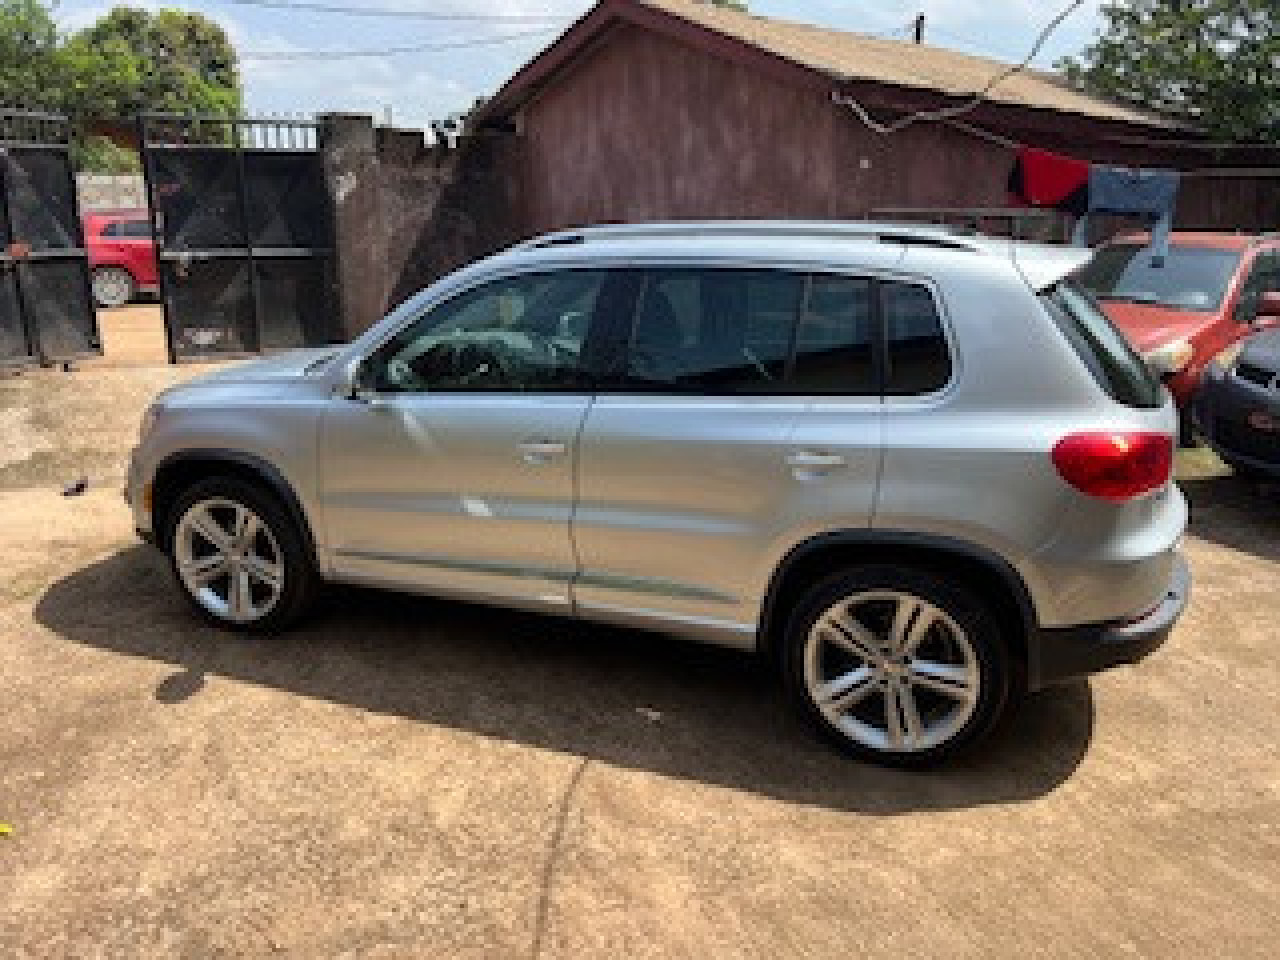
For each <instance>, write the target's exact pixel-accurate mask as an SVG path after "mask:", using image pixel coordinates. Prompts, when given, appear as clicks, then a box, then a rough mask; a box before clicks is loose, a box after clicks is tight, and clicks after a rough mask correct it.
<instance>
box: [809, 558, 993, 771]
mask: <svg viewBox="0 0 1280 960" xmlns="http://www.w3.org/2000/svg"><path fill="white" fill-rule="evenodd" d="M785 642H786V646H785V649H784V660H785V663H784V666H785V670H786V676H787V683H788V687H789V690H790V692H791V696H792V698H793V700H794V701H795V702H796V704H797V706H798V707H799V708H800V710H801V712H802V713H803V714H805V716H806V717H807V718H808V719H809V720H810V721H812V722H813V723H814V724H816V725H817V727H818V728H819V730H820V731H821V732H822V733H823V734H825V735H826V736H827V737H828V738H829V739H833V740H834V741H836V742H837V744H838V745H840V746H841V747H843V748H844V749H845V750H847V751H848V752H851V753H853V754H854V755H856V756H858V757H860V758H862V759H867V760H871V761H873V762H876V763H881V764H886V765H890V766H908V767H926V766H931V765H934V764H937V763H939V762H941V761H943V760H946V759H948V758H949V757H951V756H952V755H954V754H955V753H956V752H957V751H959V750H960V749H962V748H964V747H966V746H969V745H971V744H973V743H974V742H976V741H977V740H979V739H981V737H983V736H984V735H985V734H986V733H988V732H989V731H990V730H991V728H992V727H993V726H994V725H995V723H996V721H997V720H998V719H999V716H1000V714H1001V712H1002V711H1003V709H1004V705H1005V702H1006V700H1007V698H1008V692H1009V684H1010V669H1009V658H1008V655H1007V652H1006V647H1005V644H1004V642H1003V638H1002V637H1001V636H1000V632H999V629H998V628H997V626H996V622H995V620H994V619H993V618H992V617H991V615H990V614H989V613H988V611H987V610H986V609H985V606H984V604H983V603H982V602H981V601H980V600H979V599H978V598H977V597H975V596H973V595H971V594H970V593H969V592H968V591H967V590H964V589H962V588H959V587H956V586H953V585H952V584H950V583H948V582H947V581H945V580H943V579H942V578H940V577H938V576H936V575H934V574H932V573H928V572H924V571H919V570H915V569H911V568H900V567H893V566H865V567H857V568H853V569H849V570H846V571H844V572H842V573H839V574H837V575H835V576H832V577H831V578H829V579H827V580H826V581H824V582H822V583H820V584H818V585H817V586H816V587H814V588H813V589H812V590H811V591H810V592H809V594H808V595H807V596H806V598H805V599H804V600H803V601H802V602H801V603H800V605H799V606H798V607H797V609H796V610H795V612H794V614H793V616H792V618H791V622H790V625H789V627H788V631H787V636H786V640H785Z"/></svg>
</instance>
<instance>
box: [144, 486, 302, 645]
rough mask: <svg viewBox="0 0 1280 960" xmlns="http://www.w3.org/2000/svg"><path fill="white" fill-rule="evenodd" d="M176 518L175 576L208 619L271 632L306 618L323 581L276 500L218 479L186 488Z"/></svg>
mask: <svg viewBox="0 0 1280 960" xmlns="http://www.w3.org/2000/svg"><path fill="white" fill-rule="evenodd" d="M170 513H171V522H170V525H169V532H168V536H167V538H166V542H167V544H168V548H169V559H170V562H171V564H172V566H173V572H174V576H175V577H176V578H177V580H178V583H179V585H180V586H181V587H182V590H183V593H184V594H185V595H186V597H187V599H188V600H189V601H190V602H191V604H192V605H193V606H194V607H195V609H196V610H197V611H198V612H199V613H200V614H201V615H202V616H204V617H205V619H207V620H210V621H211V622H213V623H215V624H217V625H218V626H222V627H229V628H233V629H237V630H247V631H261V632H271V631H275V630H280V629H283V628H284V627H287V626H289V625H290V624H292V623H294V622H296V621H297V620H298V619H299V618H300V617H301V616H303V615H304V614H305V613H306V611H307V609H308V608H309V607H310V605H311V603H312V600H313V598H314V596H315V593H316V591H317V589H318V587H319V577H318V574H317V573H316V569H315V563H314V562H313V560H312V557H311V551H310V549H309V547H308V546H307V542H306V539H305V536H304V535H303V532H302V531H301V530H300V529H299V528H298V524H297V523H296V522H295V521H294V520H293V518H292V516H291V515H290V513H289V511H288V510H287V509H285V507H284V506H283V505H282V504H281V503H280V501H279V500H278V499H277V498H276V497H275V496H273V495H272V494H270V493H268V492H266V491H265V490H263V489H262V488H260V487H258V486H256V485H254V484H251V483H247V482H246V481H244V480H241V479H239V478H236V477H214V478H212V479H209V480H205V481H202V482H200V483H198V484H196V485H194V486H193V487H191V488H190V489H188V490H186V491H185V492H184V493H183V494H182V495H181V496H179V498H178V500H177V503H176V504H175V505H174V508H173V510H172V511H171V512H170Z"/></svg>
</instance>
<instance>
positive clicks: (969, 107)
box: [831, 0, 1084, 136]
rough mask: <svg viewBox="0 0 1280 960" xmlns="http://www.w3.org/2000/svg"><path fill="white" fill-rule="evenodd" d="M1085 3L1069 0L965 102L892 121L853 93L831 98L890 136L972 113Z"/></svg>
mask: <svg viewBox="0 0 1280 960" xmlns="http://www.w3.org/2000/svg"><path fill="white" fill-rule="evenodd" d="M1083 5H1084V0H1072V2H1071V3H1069V4H1068V5H1067V7H1066V8H1065V9H1064V10H1063V11H1062V12H1061V13H1059V14H1058V15H1057V16H1056V17H1054V18H1053V19H1052V20H1050V21H1049V24H1048V26H1046V27H1045V28H1044V29H1043V30H1041V31H1040V36H1038V37H1037V38H1036V42H1035V44H1034V45H1033V46H1032V47H1031V52H1030V53H1028V54H1027V55H1026V56H1025V57H1023V58H1022V62H1021V63H1017V64H1014V65H1012V66H1009V67H1007V68H1006V69H1004V70H1001V71H1000V72H999V73H997V74H996V75H995V76H993V77H992V78H991V79H990V80H989V81H987V84H986V86H984V87H983V88H982V89H981V90H979V91H978V92H977V93H975V94H974V95H973V97H972V98H971V99H970V100H968V101H966V102H965V103H961V104H958V105H956V106H954V107H944V108H943V109H941V110H919V111H917V112H915V113H909V114H907V115H906V116H905V117H901V118H899V119H898V120H895V121H894V122H893V123H880V122H879V121H878V120H876V119H875V118H874V117H873V116H871V114H870V113H868V112H867V109H866V107H864V106H863V105H862V104H860V103H859V102H858V101H857V100H855V99H853V97H850V96H846V95H845V94H842V93H840V92H839V91H838V90H836V91H832V94H831V99H832V101H833V102H834V103H838V104H840V105H841V106H845V107H848V108H849V109H850V110H852V111H853V113H854V115H855V116H856V117H857V118H858V119H859V120H861V121H862V123H863V124H864V125H865V126H866V127H867V129H869V130H871V131H873V132H875V133H878V134H880V135H882V136H887V135H888V134H891V133H897V132H898V131H900V130H905V129H906V128H907V127H910V126H913V125H914V124H917V123H919V122H920V121H922V120H954V119H955V118H956V117H960V116H963V115H964V114H966V113H972V112H973V111H974V110H976V109H978V107H980V106H982V104H983V103H984V102H985V101H986V99H987V97H988V95H990V93H991V91H992V90H994V89H995V88H996V87H998V86H999V85H1000V84H1002V83H1004V82H1005V81H1006V80H1008V79H1009V78H1010V77H1012V76H1015V75H1016V74H1019V73H1022V72H1023V71H1024V70H1026V69H1027V67H1029V66H1030V65H1031V61H1032V60H1034V59H1035V58H1036V57H1037V56H1039V55H1040V51H1041V50H1043V49H1044V45H1045V43H1047V42H1048V40H1049V37H1050V36H1052V35H1053V32H1054V31H1055V30H1057V29H1058V27H1060V26H1061V25H1062V22H1063V21H1064V20H1066V19H1067V17H1069V16H1071V14H1073V13H1075V12H1076V11H1077V10H1078V9H1080V7H1082V6H1083Z"/></svg>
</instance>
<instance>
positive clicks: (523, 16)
mask: <svg viewBox="0 0 1280 960" xmlns="http://www.w3.org/2000/svg"><path fill="white" fill-rule="evenodd" d="M220 2H222V3H233V4H237V5H239V6H243V7H266V8H268V9H271V10H305V11H307V12H308V13H337V14H342V15H344V16H349V17H401V18H404V19H408V20H435V21H453V22H464V21H467V22H474V23H527V22H530V21H546V20H563V19H565V18H564V17H561V16H557V15H555V14H549V13H447V12H440V11H432V10H406V9H404V8H403V7H356V6H351V5H349V4H340V3H314V2H311V0H220Z"/></svg>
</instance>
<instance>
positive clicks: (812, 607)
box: [781, 565, 1012, 769]
mask: <svg viewBox="0 0 1280 960" xmlns="http://www.w3.org/2000/svg"><path fill="white" fill-rule="evenodd" d="M882 591H894V592H896V593H902V594H910V595H912V596H914V597H917V598H919V599H921V600H924V601H926V602H927V603H929V604H931V605H932V606H934V607H935V608H937V609H938V610H940V611H942V612H943V613H944V614H945V615H946V616H947V617H949V618H950V619H951V621H952V622H953V623H954V624H955V625H956V626H958V627H959V628H960V629H961V630H962V631H963V633H964V636H965V638H966V639H967V641H968V644H969V646H970V648H971V650H972V654H973V659H974V660H976V672H977V676H978V689H977V693H976V697H973V698H972V701H973V706H972V708H971V713H970V714H969V716H968V717H967V719H966V720H964V722H963V724H962V725H958V726H957V729H956V730H955V731H954V733H951V734H949V735H948V736H947V737H946V739H945V741H943V742H939V743H937V744H936V745H932V746H928V747H921V748H902V749H892V748H888V747H877V746H871V745H868V744H867V743H863V742H859V740H858V739H856V738H855V737H854V736H853V735H851V734H850V733H849V732H847V731H845V730H841V729H840V728H838V727H837V726H835V725H834V724H833V722H832V721H831V720H829V719H828V717H827V716H826V715H825V714H824V713H823V712H822V710H821V709H820V708H819V706H818V704H817V703H816V702H815V700H814V698H813V696H812V695H811V694H810V692H809V685H808V684H807V682H806V651H807V649H808V645H809V635H810V631H811V630H812V629H813V627H814V625H815V624H816V623H817V622H818V620H819V619H820V618H821V617H822V615H823V614H824V613H825V612H826V611H827V610H828V609H830V608H831V607H833V606H834V605H835V604H837V603H839V602H841V601H842V600H844V599H846V598H852V597H855V596H861V597H864V598H865V597H867V596H868V595H871V594H875V593H877V592H882ZM873 602H884V601H873ZM928 636H929V637H930V639H928V640H926V641H925V642H926V643H940V642H947V641H945V640H944V638H945V637H948V636H949V634H947V633H945V632H944V633H942V634H937V633H933V632H930V634H929V635H928ZM781 654H782V668H783V675H784V680H785V684H786V688H787V693H788V696H789V698H790V699H791V701H792V704H793V706H794V707H795V708H796V709H797V710H798V711H799V712H800V714H801V716H803V717H804V718H805V719H806V720H807V721H808V722H809V723H811V724H812V725H813V726H814V727H815V728H816V729H817V730H818V732H819V733H820V734H821V735H822V736H823V737H824V738H825V739H827V740H829V741H831V742H832V743H834V744H835V745H836V746H838V747H839V748H841V749H842V750H844V751H845V752H847V753H849V754H851V755H853V756H855V757H857V758H858V759H861V760H867V761H870V762H872V763H877V764H881V765H884V766H891V767H905V768H912V769H925V768H929V767H934V766H937V765H939V764H941V763H944V762H945V761H947V760H949V759H951V758H952V757H954V756H955V755H956V754H957V753H959V752H961V751H963V750H967V749H969V748H971V747H972V746H973V745H974V744H976V743H977V742H978V741H980V740H981V739H982V738H983V737H985V736H986V735H987V734H988V733H990V732H991V730H992V728H993V727H994V726H995V725H996V724H997V722H998V721H999V720H1000V717H1001V715H1002V714H1003V712H1004V710H1005V707H1006V704H1007V703H1008V702H1009V698H1010V690H1011V687H1012V670H1011V662H1010V657H1009V652H1008V645H1007V643H1006V641H1005V638H1004V637H1002V636H1001V633H1000V628H999V626H998V625H997V622H996V620H995V618H994V617H993V616H992V615H991V612H990V611H989V609H988V608H987V605H986V604H985V603H983V602H982V600H981V599H980V598H978V597H977V596H975V595H973V594H972V593H971V592H970V591H968V590H966V589H963V588H961V587H958V586H954V585H952V584H950V583H948V582H947V581H946V580H944V579H943V578H941V577H939V576H938V575H936V574H934V573H931V572H927V571H924V570H919V569H915V568H911V567H899V566H890V565H867V566H859V567H851V568H848V569H846V570H843V571H841V572H839V573H837V574H834V575H833V576H831V577H829V578H827V579H826V580H823V581H822V582H820V583H818V584H817V585H816V586H814V587H813V588H812V589H811V590H810V591H809V592H808V593H807V594H805V596H804V598H803V599H802V600H801V601H800V603H799V604H798V605H797V606H796V608H795V610H794V611H793V612H792V614H791V616H790V618H789V622H788V625H787V628H786V634H785V636H784V637H783V642H782V648H781ZM837 655H840V653H839V652H837ZM853 662H856V661H853ZM916 689H919V688H916ZM926 695H927V696H929V697H935V698H936V697H937V696H938V695H937V694H935V693H934V692H933V691H926ZM877 697H879V698H880V699H879V701H876V700H875V699H873V698H877ZM913 703H914V704H915V705H916V706H917V707H918V706H919V704H918V703H916V701H915V700H913ZM888 708H889V702H888V697H887V694H883V693H872V694H870V695H869V697H868V702H867V703H866V704H865V709H867V710H869V711H871V712H873V713H874V712H875V711H876V710H877V709H879V710H880V711H882V715H883V716H886V717H887V713H883V711H887V710H888ZM857 709H858V710H862V709H864V707H863V706H860V707H858V708H857ZM933 709H934V712H935V714H936V715H946V714H947V713H948V710H949V709H950V708H948V707H947V706H945V704H937V705H935V706H934V707H933ZM963 709H969V708H968V707H967V706H966V707H964V708H959V707H957V708H956V710H957V711H961V712H962V711H963ZM899 716H901V714H899ZM956 722H957V724H958V723H959V721H956ZM940 726H941V727H942V728H943V729H945V724H943V725H940Z"/></svg>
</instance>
